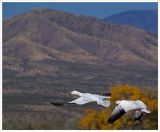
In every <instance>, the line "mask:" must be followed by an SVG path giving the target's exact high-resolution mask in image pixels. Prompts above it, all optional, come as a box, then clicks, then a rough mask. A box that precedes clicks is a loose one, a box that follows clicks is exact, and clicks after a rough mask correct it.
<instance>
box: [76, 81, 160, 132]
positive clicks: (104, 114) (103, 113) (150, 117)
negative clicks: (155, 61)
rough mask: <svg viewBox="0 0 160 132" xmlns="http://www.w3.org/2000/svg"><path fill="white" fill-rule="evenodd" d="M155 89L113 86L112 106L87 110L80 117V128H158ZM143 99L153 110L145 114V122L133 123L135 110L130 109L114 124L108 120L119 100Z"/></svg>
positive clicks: (121, 85) (126, 85)
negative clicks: (98, 109)
mask: <svg viewBox="0 0 160 132" xmlns="http://www.w3.org/2000/svg"><path fill="white" fill-rule="evenodd" d="M153 93H154V92H153V89H152V90H151V89H140V88H139V87H137V86H132V85H128V84H125V85H123V84H118V85H115V86H113V87H112V88H111V94H112V96H111V99H110V101H111V106H110V107H108V108H105V109H101V110H100V111H95V110H92V109H88V110H86V113H85V116H84V117H82V118H81V119H80V122H79V128H80V129H100V130H107V129H108V130H111V129H112V130H114V129H157V128H158V99H157V96H156V93H154V94H153ZM125 99H126V100H142V101H143V102H144V103H145V104H146V105H147V106H148V109H149V110H150V111H151V114H144V117H143V122H142V123H140V122H135V123H133V115H134V111H130V112H128V113H126V114H125V115H124V116H122V117H121V118H120V119H119V120H117V121H115V122H114V123H113V124H108V123H107V120H108V118H109V116H110V115H111V113H112V111H113V109H114V108H115V106H116V105H115V102H116V101H117V100H125Z"/></svg>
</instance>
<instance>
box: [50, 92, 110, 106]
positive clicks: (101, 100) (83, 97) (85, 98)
mask: <svg viewBox="0 0 160 132" xmlns="http://www.w3.org/2000/svg"><path fill="white" fill-rule="evenodd" d="M71 94H73V95H78V96H79V98H77V99H76V100H73V101H71V102H67V103H54V102H50V103H51V104H53V105H56V106H61V105H65V104H77V105H83V104H87V103H90V102H97V104H98V105H101V106H103V107H109V105H110V101H107V100H106V99H108V98H110V97H109V96H101V95H97V94H90V93H80V92H78V91H72V92H71Z"/></svg>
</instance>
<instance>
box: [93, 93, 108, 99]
mask: <svg viewBox="0 0 160 132" xmlns="http://www.w3.org/2000/svg"><path fill="white" fill-rule="evenodd" d="M94 96H96V97H97V98H99V99H109V98H110V96H101V95H97V94H94Z"/></svg>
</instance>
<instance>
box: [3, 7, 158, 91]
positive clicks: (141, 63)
mask: <svg viewBox="0 0 160 132" xmlns="http://www.w3.org/2000/svg"><path fill="white" fill-rule="evenodd" d="M157 48H158V45H157V40H156V39H155V37H153V36H152V35H150V34H148V33H147V32H145V31H143V30H141V29H138V28H135V27H132V26H128V25H127V26H124V25H116V24H111V23H106V22H104V21H103V20H100V19H97V18H93V17H89V16H79V15H74V14H70V13H65V12H60V11H55V10H48V9H35V10H32V11H30V12H27V13H24V14H21V15H18V16H15V17H13V18H11V19H8V20H6V21H3V86H4V87H5V88H10V87H12V88H15V89H23V90H24V91H25V90H27V89H37V88H38V89H44V88H45V89H46V90H47V91H48V92H49V91H50V90H51V89H54V90H56V89H58V90H62V91H64V90H65V91H70V90H73V89H77V90H78V89H79V90H81V91H83V90H85V91H86V90H91V91H93V90H94V91H99V90H100V89H99V88H98V87H102V89H105V88H106V86H110V85H113V84H115V83H130V84H134V85H140V86H146V85H147V86H156V85H157V61H158V59H157V54H158V50H157ZM139 80H141V81H139ZM46 87H47V88H46ZM48 92H47V93H48ZM48 94H49V93H48Z"/></svg>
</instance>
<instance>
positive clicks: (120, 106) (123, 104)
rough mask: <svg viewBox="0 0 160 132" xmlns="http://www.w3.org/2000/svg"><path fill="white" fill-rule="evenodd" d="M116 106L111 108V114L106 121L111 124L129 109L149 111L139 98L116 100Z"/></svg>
mask: <svg viewBox="0 0 160 132" xmlns="http://www.w3.org/2000/svg"><path fill="white" fill-rule="evenodd" d="M116 104H117V106H116V107H115V109H114V110H113V112H112V114H111V116H110V117H109V119H108V122H109V123H110V124H111V123H113V122H115V121H116V120H118V119H119V118H120V117H121V116H123V115H124V114H125V113H126V112H128V111H131V110H138V111H141V112H145V113H150V111H148V110H147V106H146V105H145V104H144V103H143V102H142V101H140V100H137V101H131V100H122V101H116Z"/></svg>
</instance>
